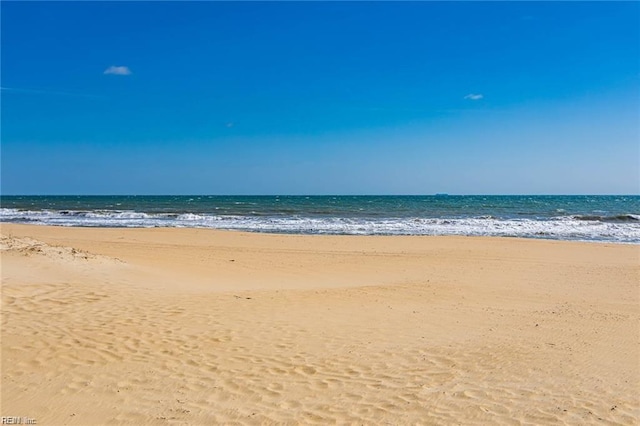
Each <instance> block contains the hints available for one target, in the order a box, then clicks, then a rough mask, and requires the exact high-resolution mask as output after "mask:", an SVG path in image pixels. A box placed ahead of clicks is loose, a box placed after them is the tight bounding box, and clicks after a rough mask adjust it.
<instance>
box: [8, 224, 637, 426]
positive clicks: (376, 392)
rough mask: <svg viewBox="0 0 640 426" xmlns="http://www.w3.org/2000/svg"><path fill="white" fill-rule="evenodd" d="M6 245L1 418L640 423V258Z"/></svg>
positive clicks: (226, 237) (459, 240)
mask: <svg viewBox="0 0 640 426" xmlns="http://www.w3.org/2000/svg"><path fill="white" fill-rule="evenodd" d="M1 231H2V241H1V245H2V247H1V248H2V251H1V252H0V253H1V256H2V272H1V276H2V341H1V344H2V377H1V379H2V382H1V386H2V388H1V390H2V398H1V402H2V406H1V415H2V416H19V417H29V418H32V419H35V420H36V421H37V424H38V425H63V424H69V425H71V424H73V425H92V424H96V425H102V424H135V425H144V424H194V425H209V424H276V423H277V424H331V423H334V424H335V423H337V424H465V425H466V424H575V425H581V424H638V423H639V421H640V401H639V395H640V393H639V390H640V343H639V342H640V332H639V331H640V330H639V327H640V325H639V324H640V303H639V299H640V291H639V282H640V247H639V246H637V245H614V244H600V243H578V242H558V241H537V240H523V239H507V238H473V237H326V236H294V235H289V236H286V235H261V234H246V233H237V232H220V231H212V230H203V229H89V228H56V227H41V226H24V225H9V224H3V225H2V226H1Z"/></svg>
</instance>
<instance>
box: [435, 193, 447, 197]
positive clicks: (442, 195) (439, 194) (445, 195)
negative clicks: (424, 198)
mask: <svg viewBox="0 0 640 426" xmlns="http://www.w3.org/2000/svg"><path fill="white" fill-rule="evenodd" d="M448 195H449V194H447V193H445V192H438V193H437V194H436V197H447V196H448Z"/></svg>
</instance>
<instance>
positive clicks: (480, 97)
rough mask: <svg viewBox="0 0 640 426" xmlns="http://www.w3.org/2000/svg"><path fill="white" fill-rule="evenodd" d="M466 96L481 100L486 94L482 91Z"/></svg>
mask: <svg viewBox="0 0 640 426" xmlns="http://www.w3.org/2000/svg"><path fill="white" fill-rule="evenodd" d="M464 98H465V99H471V100H472V101H479V100H480V99H482V98H484V95H483V94H481V93H469V94H468V95H467V96H465V97H464Z"/></svg>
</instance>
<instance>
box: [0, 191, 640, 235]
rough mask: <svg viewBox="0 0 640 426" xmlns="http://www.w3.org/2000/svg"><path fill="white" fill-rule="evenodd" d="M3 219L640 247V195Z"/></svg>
mask: <svg viewBox="0 0 640 426" xmlns="http://www.w3.org/2000/svg"><path fill="white" fill-rule="evenodd" d="M0 220H1V221H3V222H17V223H39V224H50V225H63V226H105V227H108V226H124V227H152V226H174V227H209V228H217V229H238V230H244V231H258V232H285V233H303V234H368V235H378V234H382V235H387V234H388V235H396V234H401V235H498V236H521V237H532V238H552V239H578V240H597V241H611V242H627V243H628V242H631V243H639V242H640V196H626V195H625V196H476V195H474V196H446V195H443V196H437V195H431V196H2V197H0Z"/></svg>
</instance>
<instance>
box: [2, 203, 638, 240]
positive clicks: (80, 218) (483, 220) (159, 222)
mask: <svg viewBox="0 0 640 426" xmlns="http://www.w3.org/2000/svg"><path fill="white" fill-rule="evenodd" d="M0 221H2V222H18V223H37V224H45V225H61V226H98V227H202V228H215V229H230V230H242V231H254V232H256V231H257V232H279V233H301V234H347V235H477V236H505V237H506V236H508V237H526V238H546V239H559V240H583V241H605V242H616V243H634V244H640V222H625V223H617V222H613V223H612V222H602V221H589V220H577V219H575V218H572V217H570V216H565V217H558V218H554V219H548V220H534V219H499V218H495V217H491V216H484V217H475V218H450V219H443V218H437V219H434V218H385V219H371V218H369V219H362V218H344V217H326V218H325V217H323V218H317V217H293V216H223V215H214V214H195V213H183V214H179V215H175V214H166V213H163V214H149V213H141V212H134V211H94V212H81V211H68V212H60V211H51V210H49V211H20V210H17V209H5V208H2V209H0Z"/></svg>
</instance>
